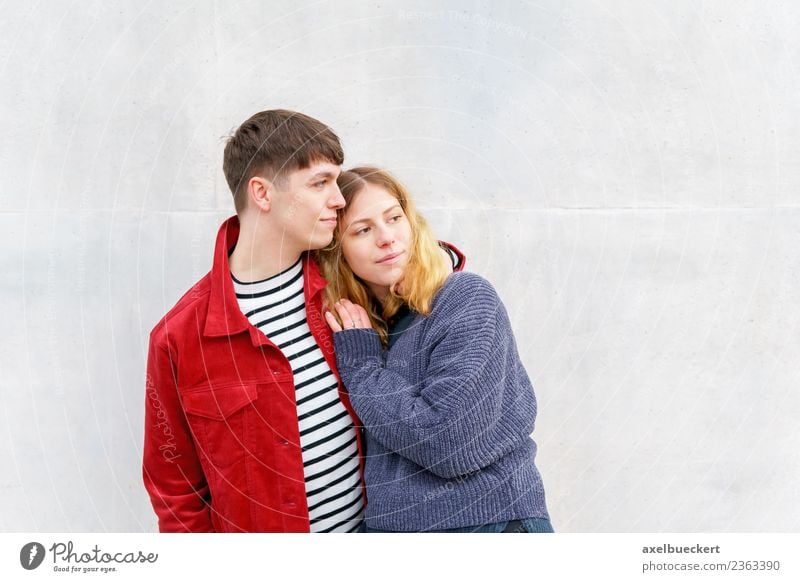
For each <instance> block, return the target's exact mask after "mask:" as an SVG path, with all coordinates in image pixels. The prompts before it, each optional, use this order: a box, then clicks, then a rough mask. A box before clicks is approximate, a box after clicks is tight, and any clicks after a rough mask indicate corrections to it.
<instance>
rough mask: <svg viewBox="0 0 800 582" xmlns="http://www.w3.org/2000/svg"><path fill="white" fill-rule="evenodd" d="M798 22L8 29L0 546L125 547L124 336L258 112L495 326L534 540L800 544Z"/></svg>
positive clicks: (140, 514)
mask: <svg viewBox="0 0 800 582" xmlns="http://www.w3.org/2000/svg"><path fill="white" fill-rule="evenodd" d="M799 32H800V8H798V4H797V3H794V2H777V1H775V2H758V1H756V0H751V1H730V0H714V1H708V2H689V1H669V2H666V1H665V2H640V1H636V0H629V1H625V0H613V1H603V2H591V1H578V0H566V1H565V0H558V1H556V0H542V1H538V2H522V1H516V2H511V1H500V2H491V3H490V2H489V1H488V0H487V1H485V2H477V1H471V2H456V1H455V0H452V1H446V2H439V3H431V2H422V1H417V2H402V3H401V2H393V1H388V0H385V1H382V2H356V1H349V2H341V1H340V2H332V1H324V0H319V1H315V2H308V1H299V2H298V1H297V0H293V1H291V2H288V1H273V2H255V1H253V2H214V1H205V2H194V1H192V2H189V1H184V2H173V3H169V4H166V3H142V2H134V1H132V0H130V1H127V2H102V1H99V0H98V1H95V2H89V3H77V4H75V3H66V2H50V3H28V2H22V1H21V0H20V1H16V2H14V1H12V2H10V3H5V4H4V15H3V19H2V21H0V106H1V107H2V110H0V119H2V124H3V125H2V127H3V139H2V144H1V145H0V237H2V239H0V240H2V245H3V247H2V248H3V249H4V252H3V253H2V268H0V277H2V285H1V286H0V293H2V295H0V299H2V304H3V313H4V316H3V323H4V324H5V338H4V339H3V341H2V350H1V351H0V365H2V414H3V416H2V423H1V424H2V432H0V442H1V443H2V444H0V463H1V464H2V466H3V467H4V470H3V471H2V472H0V488H2V490H1V493H2V494H0V530H5V531H16V530H59V531H75V532H78V531H94V530H99V531H152V530H153V529H154V528H155V518H154V515H153V513H152V511H151V509H150V506H149V502H148V500H147V497H146V495H145V492H144V489H143V487H142V484H141V478H140V455H141V444H142V413H143V405H144V364H145V357H146V345H147V334H148V332H149V330H150V328H151V327H152V326H153V325H154V324H155V322H156V321H157V320H158V319H159V318H160V316H161V315H162V314H163V313H164V312H165V311H166V310H167V309H168V308H169V307H170V306H171V305H172V304H173V303H174V302H175V301H176V300H177V299H178V297H179V296H180V295H181V294H182V292H183V291H184V290H185V289H186V288H187V287H188V286H189V285H190V284H191V283H192V282H193V281H194V280H196V279H198V278H199V277H201V276H202V275H203V274H204V273H205V271H206V270H207V269H208V268H209V266H210V257H211V248H212V244H213V237H214V234H215V232H216V228H217V225H218V223H219V222H220V220H221V219H222V218H224V217H225V216H226V215H229V214H231V213H232V204H231V201H230V194H229V192H228V190H227V187H226V186H225V181H224V178H223V176H222V172H221V159H222V148H223V140H222V138H223V136H225V135H226V134H227V133H228V132H229V131H230V130H231V129H233V128H234V127H235V126H236V125H238V124H239V123H240V122H241V121H243V120H244V119H245V118H246V117H248V116H249V115H250V114H252V113H254V112H256V111H259V110H262V109H267V108H274V107H284V108H291V109H298V110H302V111H304V112H306V113H308V114H311V115H313V116H315V117H318V118H320V119H322V120H323V121H325V122H327V123H329V124H330V125H331V126H332V127H334V128H335V129H336V131H337V132H338V133H339V134H340V136H341V137H342V139H343V141H344V143H345V147H346V153H347V160H346V165H351V164H355V163H361V162H372V163H377V164H380V165H384V166H386V167H389V168H391V169H393V170H394V171H395V172H396V173H397V174H398V175H399V176H401V177H402V178H403V179H404V180H405V181H406V182H407V183H408V184H409V185H410V186H411V188H412V191H413V192H414V193H415V194H416V197H417V199H418V201H419V204H420V206H421V207H422V208H423V210H425V212H426V213H427V215H428V216H429V217H430V219H431V222H432V223H433V225H434V226H435V228H436V231H437V234H438V235H439V236H440V237H441V238H444V239H447V240H450V241H453V242H454V243H456V245H458V246H460V247H461V248H462V249H463V250H464V251H465V252H466V253H467V255H468V256H469V267H470V268H471V270H474V271H477V272H479V273H481V274H483V275H485V276H486V277H488V278H489V279H490V280H492V281H493V282H494V283H495V285H496V286H497V288H498V289H499V291H500V293H501V296H502V297H503V298H504V300H505V302H506V304H507V307H508V309H509V312H510V314H511V318H512V322H513V324H514V327H515V330H516V334H517V341H518V344H519V347H520V351H521V352H522V354H523V358H524V361H525V364H526V366H527V369H528V370H529V372H530V374H531V376H532V378H533V381H534V385H535V387H536V391H537V396H538V398H539V402H540V416H539V420H538V422H537V426H536V431H535V433H534V435H535V437H536V439H537V441H538V443H539V446H540V455H539V457H538V462H539V466H540V468H541V471H542V473H543V476H544V479H545V485H546V488H547V493H548V501H549V505H550V510H551V513H552V517H553V521H554V524H555V526H556V528H557V529H558V530H559V531H564V532H568V531H572V532H608V531H615V532H623V531H631V532H639V531H798V530H800V489H798V487H797V484H798V482H800V453H798V450H800V423H798V420H797V419H798V417H800V392H799V391H798V390H797V384H798V370H799V369H800V366H798V358H799V357H800V340H798V333H797V331H798V330H797V324H798V317H800V284H799V283H800V281H798V276H799V275H800V258H799V257H800V255H798V252H797V248H798V247H800V207H798V192H799V191H800V166H799V165H798V163H797V162H798V153H799V151H800V131H798V130H800V99H798V95H800V93H799V92H798V89H800V86H799V84H798V72H799V71H798V67H799V66H800V64H799V63H800V34H798V33H799Z"/></svg>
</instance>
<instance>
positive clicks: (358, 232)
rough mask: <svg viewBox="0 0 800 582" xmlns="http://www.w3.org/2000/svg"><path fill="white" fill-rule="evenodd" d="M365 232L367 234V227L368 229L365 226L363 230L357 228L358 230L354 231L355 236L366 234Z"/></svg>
mask: <svg viewBox="0 0 800 582" xmlns="http://www.w3.org/2000/svg"><path fill="white" fill-rule="evenodd" d="M366 232H369V227H368V226H365V227H364V228H359V229H358V230H357V231H356V235H359V234H364V233H366Z"/></svg>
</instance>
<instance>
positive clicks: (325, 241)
mask: <svg viewBox="0 0 800 582" xmlns="http://www.w3.org/2000/svg"><path fill="white" fill-rule="evenodd" d="M332 242H333V236H329V237H317V238H310V239H309V240H308V247H307V249H308V250H309V251H319V250H321V249H324V248H325V247H327V246H328V245H330V244H331V243H332Z"/></svg>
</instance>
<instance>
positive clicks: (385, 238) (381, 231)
mask: <svg viewBox="0 0 800 582" xmlns="http://www.w3.org/2000/svg"><path fill="white" fill-rule="evenodd" d="M377 234H378V236H377V239H376V242H377V244H378V246H379V247H385V246H387V245H390V244H392V243H393V242H394V233H393V232H392V231H391V230H390V229H388V228H386V227H385V226H383V227H379V228H378V233H377Z"/></svg>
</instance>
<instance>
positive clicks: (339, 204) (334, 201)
mask: <svg viewBox="0 0 800 582" xmlns="http://www.w3.org/2000/svg"><path fill="white" fill-rule="evenodd" d="M333 188H334V194H333V196H331V198H330V200H329V201H328V206H330V207H331V208H335V209H336V210H341V209H342V208H344V206H345V204H346V203H345V201H344V196H342V191H341V190H339V185H338V184H337V183H336V182H334V183H333Z"/></svg>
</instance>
